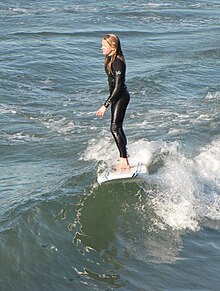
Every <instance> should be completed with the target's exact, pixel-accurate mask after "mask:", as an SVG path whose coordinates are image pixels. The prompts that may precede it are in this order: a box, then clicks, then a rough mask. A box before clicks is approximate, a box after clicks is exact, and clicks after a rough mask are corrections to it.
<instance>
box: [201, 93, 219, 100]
mask: <svg viewBox="0 0 220 291" xmlns="http://www.w3.org/2000/svg"><path fill="white" fill-rule="evenodd" d="M205 99H207V100H211V99H220V92H215V93H213V92H208V93H207V95H206V96H205Z"/></svg>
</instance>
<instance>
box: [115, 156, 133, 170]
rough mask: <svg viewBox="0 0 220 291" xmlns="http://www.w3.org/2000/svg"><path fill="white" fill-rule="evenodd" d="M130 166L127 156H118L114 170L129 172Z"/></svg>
mask: <svg viewBox="0 0 220 291" xmlns="http://www.w3.org/2000/svg"><path fill="white" fill-rule="evenodd" d="M130 170H131V167H130V165H129V162H128V159H127V158H120V160H119V164H118V165H117V167H116V172H118V173H124V172H130Z"/></svg>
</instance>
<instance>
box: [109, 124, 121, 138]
mask: <svg viewBox="0 0 220 291" xmlns="http://www.w3.org/2000/svg"><path fill="white" fill-rule="evenodd" d="M110 131H111V133H112V134H113V135H117V134H118V131H119V126H118V125H117V124H116V123H114V122H113V123H111V126H110Z"/></svg>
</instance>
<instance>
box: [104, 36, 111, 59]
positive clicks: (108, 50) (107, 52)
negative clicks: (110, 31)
mask: <svg viewBox="0 0 220 291" xmlns="http://www.w3.org/2000/svg"><path fill="white" fill-rule="evenodd" d="M102 52H103V55H105V56H109V55H110V54H111V53H112V48H111V46H110V44H109V43H108V42H107V41H106V40H104V39H103V40H102Z"/></svg>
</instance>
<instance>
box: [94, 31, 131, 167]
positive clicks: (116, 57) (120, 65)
mask: <svg viewBox="0 0 220 291" xmlns="http://www.w3.org/2000/svg"><path fill="white" fill-rule="evenodd" d="M102 52H103V54H104V55H105V62H104V67H105V71H106V73H107V75H108V83H109V92H110V96H109V97H108V99H107V100H106V101H105V103H104V105H103V106H101V107H100V108H99V110H98V111H97V112H96V115H97V116H101V117H102V116H103V115H104V114H105V112H106V110H107V108H108V106H109V105H110V104H111V127H110V129H111V133H112V135H113V137H114V139H115V142H116V145H117V147H118V150H119V153H120V160H119V165H118V166H117V167H116V170H117V171H118V172H127V171H130V165H129V162H128V155H127V149H126V145H127V139H126V136H125V134H124V131H123V128H122V123H123V120H124V116H125V111H126V108H127V106H128V103H129V100H130V95H129V93H128V91H127V87H126V85H125V72H126V65H125V59H124V56H123V53H122V50H121V45H120V40H119V38H118V37H117V36H116V35H114V34H107V35H106V36H104V38H103V39H102Z"/></svg>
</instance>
